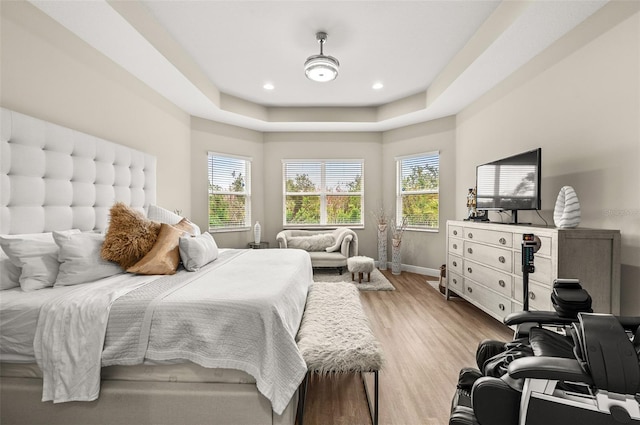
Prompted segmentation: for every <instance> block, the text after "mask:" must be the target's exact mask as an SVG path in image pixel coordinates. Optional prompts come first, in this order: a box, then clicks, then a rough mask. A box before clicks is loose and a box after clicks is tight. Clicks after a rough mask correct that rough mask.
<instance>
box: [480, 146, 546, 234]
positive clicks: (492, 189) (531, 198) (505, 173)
mask: <svg viewBox="0 0 640 425" xmlns="http://www.w3.org/2000/svg"><path fill="white" fill-rule="evenodd" d="M541 166H542V149H541V148H538V149H534V150H532V151H529V152H523V153H521V154H518V155H513V156H510V157H508V158H503V159H499V160H497V161H493V162H489V163H487V164H482V165H479V166H478V167H477V168H476V206H477V209H479V210H511V211H513V212H514V213H515V215H514V223H516V222H517V211H518V210H539V209H540V208H541V205H540V204H541V203H540V170H541Z"/></svg>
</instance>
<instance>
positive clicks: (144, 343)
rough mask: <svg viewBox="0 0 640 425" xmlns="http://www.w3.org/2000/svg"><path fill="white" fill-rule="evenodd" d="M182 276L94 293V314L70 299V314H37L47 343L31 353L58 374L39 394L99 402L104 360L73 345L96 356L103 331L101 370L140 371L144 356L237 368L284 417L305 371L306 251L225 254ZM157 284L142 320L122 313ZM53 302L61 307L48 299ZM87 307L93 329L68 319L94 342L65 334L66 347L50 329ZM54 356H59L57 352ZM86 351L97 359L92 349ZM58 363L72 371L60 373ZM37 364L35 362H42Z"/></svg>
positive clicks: (308, 280) (85, 322) (308, 273)
mask: <svg viewBox="0 0 640 425" xmlns="http://www.w3.org/2000/svg"><path fill="white" fill-rule="evenodd" d="M218 261H219V262H218ZM216 263H217V264H216ZM182 273H185V274H186V276H187V277H186V279H185V278H184V276H183V277H180V276H176V277H175V278H176V280H174V282H175V283H176V286H177V287H178V288H177V289H176V288H173V287H171V288H170V287H169V286H170V285H171V282H172V281H171V280H167V279H170V278H163V279H162V280H157V281H155V282H154V285H148V286H145V287H140V288H139V289H138V290H135V291H133V290H131V291H121V290H116V291H114V292H108V291H107V293H105V294H101V295H100V296H97V295H96V294H91V295H89V298H90V302H89V304H93V305H95V307H97V309H96V308H95V307H87V308H85V307H84V304H85V303H86V301H84V300H82V295H81V294H78V297H76V296H75V295H74V296H73V297H71V298H68V299H67V301H68V302H70V303H71V304H78V303H82V308H80V309H76V308H75V307H71V306H69V307H64V310H68V311H69V312H63V313H62V316H59V314H60V313H56V312H57V311H61V309H60V308H47V309H46V313H45V315H44V316H41V321H42V322H43V323H42V325H40V323H39V325H38V326H39V328H40V326H42V328H43V329H42V331H39V332H38V334H39V335H40V336H39V337H38V338H37V339H41V340H42V341H43V342H45V343H46V344H43V347H41V348H36V352H37V353H38V352H41V353H42V352H44V351H46V354H44V355H43V354H40V355H41V356H42V357H44V358H48V361H43V362H42V366H45V367H47V368H50V369H53V371H54V372H52V373H50V372H46V373H45V374H44V375H45V376H46V377H47V379H48V380H49V385H46V388H47V393H45V392H43V395H45V394H46V397H49V398H47V399H50V400H54V401H69V400H91V399H95V398H96V397H97V395H98V390H99V365H100V362H99V361H98V362H95V359H94V356H93V355H92V358H91V359H86V361H85V359H84V353H86V349H85V348H81V349H79V348H78V347H79V346H84V347H86V344H87V343H91V346H92V347H94V346H99V347H100V349H101V348H102V339H100V338H99V337H100V335H102V336H104V335H105V332H106V333H107V339H106V341H107V343H106V345H105V347H104V351H103V352H102V365H103V366H105V365H111V364H137V363H141V362H142V361H143V360H144V359H148V360H176V359H181V360H189V361H192V362H194V363H197V364H199V365H201V366H205V367H223V368H233V369H239V370H243V371H245V372H247V373H249V374H251V375H252V376H253V377H254V378H255V379H256V385H257V387H258V390H259V391H260V392H261V393H262V394H263V395H264V396H265V397H266V398H267V399H269V400H270V401H271V404H272V408H273V410H274V411H275V412H276V413H278V414H281V413H282V411H283V410H284V408H285V407H286V405H287V404H288V402H289V400H290V399H291V396H292V395H293V394H294V392H295V390H296V389H297V387H298V385H299V383H300V382H301V381H302V378H303V377H304V374H305V373H306V365H305V363H304V360H303V359H302V356H301V355H300V353H299V351H298V349H297V346H296V344H295V336H296V333H297V330H298V327H299V325H300V320H301V318H302V312H303V310H304V305H305V301H306V295H307V291H308V287H309V285H310V284H311V282H312V270H311V263H310V260H309V256H308V254H307V253H305V252H303V251H298V250H248V251H236V252H235V253H233V255H232V258H229V255H224V256H223V255H221V257H220V258H219V259H218V260H216V262H214V263H212V264H211V265H210V266H209V267H205V268H203V269H202V270H201V272H198V273H187V272H182ZM156 285H158V286H160V285H164V287H162V288H161V289H160V291H159V292H158V294H155V295H151V296H149V295H147V298H148V302H147V304H146V306H145V307H143V310H144V311H143V312H142V313H140V310H139V309H134V310H132V311H133V313H127V310H126V309H122V308H121V304H122V305H125V304H131V305H139V299H140V298H144V296H139V295H138V294H144V293H145V292H148V287H154V286H156ZM167 285H169V286H167ZM87 286H89V285H87ZM134 289H135V288H134ZM124 294H126V295H124ZM120 295H124V296H122V297H121V298H120V299H119V300H118V301H116V303H115V304H114V307H113V309H112V310H111V313H112V317H108V308H106V306H109V305H111V304H112V303H113V301H114V300H115V299H116V298H117V297H118V296H120ZM65 298H66V297H65ZM94 298H95V299H97V300H96V301H94ZM74 300H75V301H74ZM58 303H63V301H62V300H59V301H58V300H56V301H55V302H54V304H58ZM85 310H90V311H91V313H89V314H88V315H89V316H95V320H93V319H92V320H93V321H92V324H89V323H88V322H89V320H84V319H82V318H81V317H73V318H72V319H71V320H72V321H74V323H77V325H78V326H80V325H82V326H83V328H84V329H83V333H82V334H80V332H78V335H84V336H86V335H92V337H91V338H88V340H87V341H84V340H81V339H80V340H78V339H77V338H78V337H79V336H78V335H75V333H74V335H71V336H72V337H73V338H76V339H72V340H67V341H76V342H74V343H72V344H69V343H66V342H65V338H68V336H66V335H63V334H62V333H61V332H56V333H55V334H51V335H50V330H47V329H50V328H56V325H55V323H58V321H59V320H63V319H64V318H65V317H67V316H69V317H71V316H73V315H74V314H77V315H79V316H86V315H87V313H86V312H85ZM105 310H106V311H107V313H105ZM43 311H45V309H43ZM72 311H76V313H71V312H72ZM136 311H137V313H136ZM114 315H115V316H114ZM135 315H137V316H138V317H139V318H141V319H140V320H137V321H136V322H135V323H134V322H132V321H131V320H132V317H133V316H135ZM107 319H108V323H109V330H107V331H105V328H106V326H107ZM95 328H100V329H101V332H98V331H97V330H96V329H95ZM94 334H95V336H93V335H94ZM60 336H63V338H62V339H61V338H60ZM84 336H82V337H84ZM123 338H124V339H123ZM98 340H99V341H98ZM77 341H81V342H77ZM39 344H40V343H39ZM110 344H113V346H111V345H110ZM113 347H118V349H114V348H113ZM67 348H69V349H68V350H67ZM60 349H62V350H63V351H65V353H62V354H60V353H58V352H57V350H60ZM90 351H91V352H92V353H95V350H94V349H93V348H91V350H90ZM98 352H100V351H98ZM140 353H142V355H141V354H140ZM58 356H61V359H62V360H66V361H67V364H68V365H70V367H62V368H61V367H60V366H56V365H55V364H56V362H57V361H58V360H56V359H55V357H58ZM38 362H39V364H40V360H38ZM42 366H41V367H42ZM44 371H45V369H44V368H43V372H44ZM96 372H97V374H96ZM96 376H97V382H96Z"/></svg>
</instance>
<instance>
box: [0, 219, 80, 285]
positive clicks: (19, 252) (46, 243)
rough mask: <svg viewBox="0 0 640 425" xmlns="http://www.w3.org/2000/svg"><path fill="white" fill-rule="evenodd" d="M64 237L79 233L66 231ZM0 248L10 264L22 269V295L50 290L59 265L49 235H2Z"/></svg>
mask: <svg viewBox="0 0 640 425" xmlns="http://www.w3.org/2000/svg"><path fill="white" fill-rule="evenodd" d="M65 233H80V230H78V229H73V230H66V231H65ZM0 246H2V249H3V250H4V252H5V253H6V254H7V257H9V260H10V261H11V263H12V264H13V265H14V266H16V267H19V268H20V269H21V270H20V278H19V282H20V287H21V288H22V290H23V291H35V290H36V289H42V288H47V287H49V286H53V283H54V282H55V281H56V276H58V268H59V266H60V263H58V246H57V245H56V243H55V242H54V240H53V235H52V234H51V233H31V234H24V235H2V236H0Z"/></svg>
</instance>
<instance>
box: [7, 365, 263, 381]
mask: <svg viewBox="0 0 640 425" xmlns="http://www.w3.org/2000/svg"><path fill="white" fill-rule="evenodd" d="M0 376H1V377H3V378H38V379H42V371H41V370H40V368H39V367H38V365H37V364H36V363H0ZM101 379H102V380H103V381H105V380H107V381H145V382H201V383H204V382H208V383H221V384H255V383H256V380H255V378H254V377H253V376H251V375H249V374H248V373H246V372H243V371H241V370H236V369H224V368H216V369H212V368H206V367H202V366H199V365H197V364H195V363H191V362H179V363H168V364H159V363H156V362H145V363H144V364H141V365H133V366H107V367H103V368H102V373H101Z"/></svg>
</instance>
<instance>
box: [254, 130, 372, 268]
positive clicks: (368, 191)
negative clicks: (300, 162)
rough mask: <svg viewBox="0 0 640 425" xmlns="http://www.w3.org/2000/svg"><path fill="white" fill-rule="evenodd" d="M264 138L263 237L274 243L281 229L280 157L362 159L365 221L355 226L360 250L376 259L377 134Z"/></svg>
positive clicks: (282, 134) (271, 134) (317, 134)
mask: <svg viewBox="0 0 640 425" xmlns="http://www.w3.org/2000/svg"><path fill="white" fill-rule="evenodd" d="M264 141H265V161H264V163H265V174H264V181H265V187H264V190H265V199H266V201H265V225H266V226H265V227H263V229H265V228H266V229H265V230H266V233H265V236H266V237H267V240H268V241H269V242H270V243H271V244H272V246H274V244H275V237H276V234H277V233H278V232H279V231H280V230H282V208H283V199H282V160H283V159H307V158H313V159H364V202H365V205H364V221H365V228H364V229H357V230H355V232H356V233H357V234H358V243H359V253H360V254H361V255H367V256H369V257H373V258H378V255H377V242H376V237H377V236H376V235H377V230H375V229H374V226H373V221H372V219H371V214H370V212H371V211H374V210H375V209H377V208H378V207H379V205H380V204H381V202H382V196H381V193H380V190H379V188H380V186H381V184H382V173H381V171H380V170H381V155H382V149H381V146H382V145H381V143H382V137H381V134H380V133H266V134H265V135H264Z"/></svg>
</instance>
